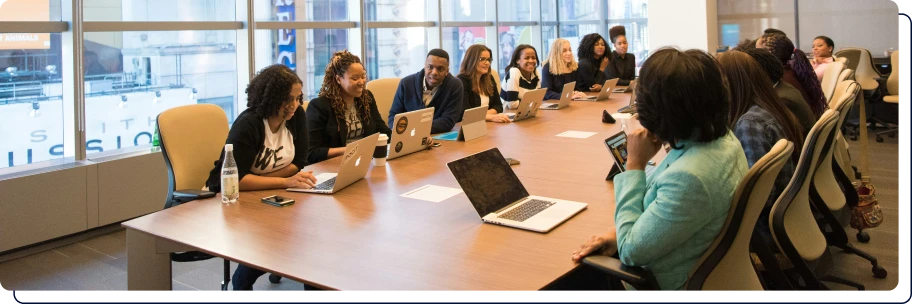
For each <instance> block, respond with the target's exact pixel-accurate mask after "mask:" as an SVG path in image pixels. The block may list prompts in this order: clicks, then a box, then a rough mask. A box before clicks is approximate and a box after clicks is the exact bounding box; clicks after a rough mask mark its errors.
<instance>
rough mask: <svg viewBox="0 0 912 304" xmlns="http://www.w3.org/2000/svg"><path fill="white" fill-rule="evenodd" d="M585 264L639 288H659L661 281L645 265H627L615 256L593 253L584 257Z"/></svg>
mask: <svg viewBox="0 0 912 304" xmlns="http://www.w3.org/2000/svg"><path fill="white" fill-rule="evenodd" d="M583 264H586V265H589V266H592V267H594V268H595V269H598V270H599V271H601V272H604V273H606V274H608V275H609V276H612V277H615V278H617V279H620V280H621V281H624V282H627V284H630V285H631V286H633V287H634V288H636V289H637V290H658V289H659V283H658V282H657V281H656V279H655V277H654V276H653V275H652V272H650V271H649V270H646V269H645V268H643V267H637V266H627V265H624V263H621V260H618V259H616V258H613V257H609V256H604V255H593V256H588V257H585V258H583Z"/></svg>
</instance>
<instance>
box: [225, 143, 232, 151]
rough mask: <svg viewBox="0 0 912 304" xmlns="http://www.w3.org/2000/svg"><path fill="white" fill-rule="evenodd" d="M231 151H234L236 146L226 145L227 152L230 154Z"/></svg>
mask: <svg viewBox="0 0 912 304" xmlns="http://www.w3.org/2000/svg"><path fill="white" fill-rule="evenodd" d="M230 151H234V145H233V144H225V152H230Z"/></svg>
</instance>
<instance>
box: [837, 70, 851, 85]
mask: <svg viewBox="0 0 912 304" xmlns="http://www.w3.org/2000/svg"><path fill="white" fill-rule="evenodd" d="M846 80H855V70H853V69H848V68H847V69H844V70H842V73H839V80H838V81H836V83H840V82H843V81H846Z"/></svg>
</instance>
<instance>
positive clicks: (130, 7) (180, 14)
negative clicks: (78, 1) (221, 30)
mask: <svg viewBox="0 0 912 304" xmlns="http://www.w3.org/2000/svg"><path fill="white" fill-rule="evenodd" d="M241 1H243V0H241ZM235 11H236V7H235V0H192V1H187V0H154V1H153V0H113V1H85V4H84V9H83V14H84V16H83V20H85V21H234V20H235Z"/></svg>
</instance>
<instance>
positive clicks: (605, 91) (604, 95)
mask: <svg viewBox="0 0 912 304" xmlns="http://www.w3.org/2000/svg"><path fill="white" fill-rule="evenodd" d="M617 84H618V79H617V78H615V79H608V80H605V84H604V85H602V90H601V91H599V94H598V96H586V97H584V98H577V99H575V100H595V101H602V100H608V98H609V97H611V92H612V91H614V87H616V86H617Z"/></svg>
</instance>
